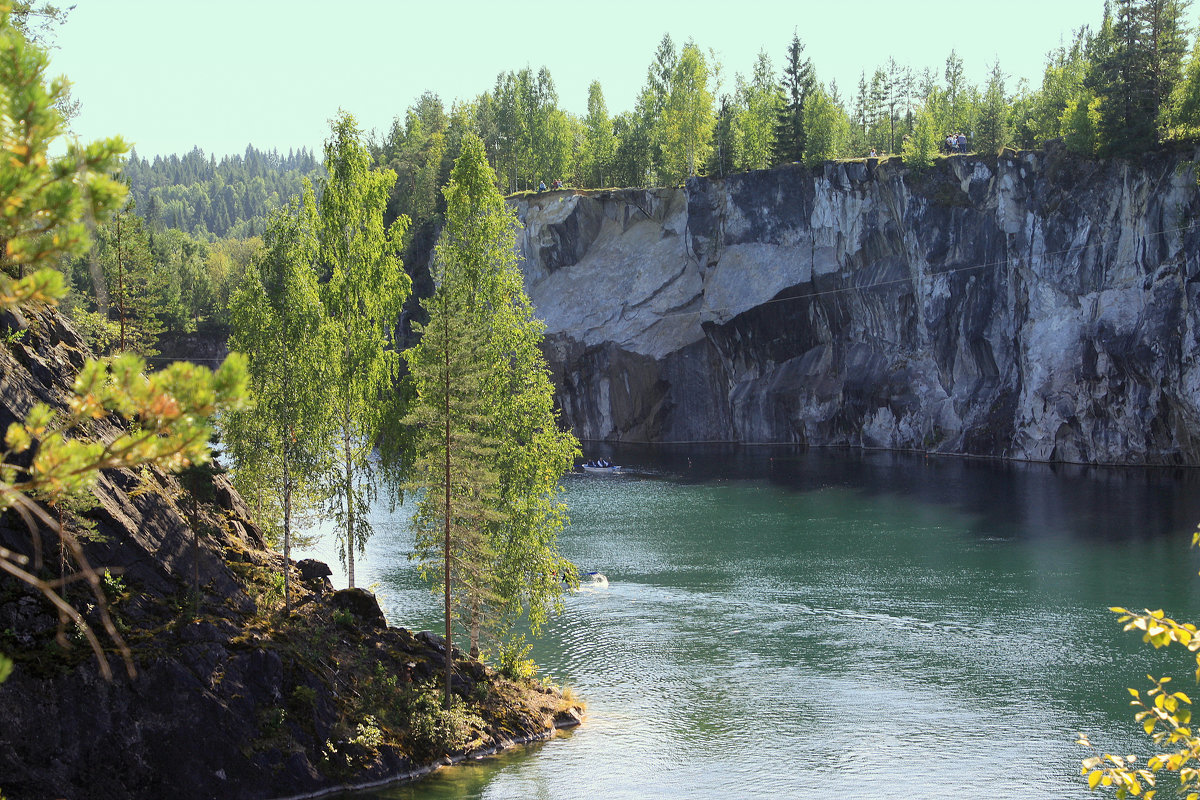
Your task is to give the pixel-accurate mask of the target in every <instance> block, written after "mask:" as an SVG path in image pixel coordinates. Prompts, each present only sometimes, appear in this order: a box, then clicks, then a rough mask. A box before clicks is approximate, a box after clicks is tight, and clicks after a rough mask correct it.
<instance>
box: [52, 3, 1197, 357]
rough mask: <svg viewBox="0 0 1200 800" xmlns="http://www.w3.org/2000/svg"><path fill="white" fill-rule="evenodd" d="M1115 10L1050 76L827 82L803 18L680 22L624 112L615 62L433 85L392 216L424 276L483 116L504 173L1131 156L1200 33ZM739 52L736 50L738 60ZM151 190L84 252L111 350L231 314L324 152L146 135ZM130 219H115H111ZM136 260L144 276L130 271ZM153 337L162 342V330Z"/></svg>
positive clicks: (1191, 111) (1174, 11)
mask: <svg viewBox="0 0 1200 800" xmlns="http://www.w3.org/2000/svg"><path fill="white" fill-rule="evenodd" d="M1097 12H1103V16H1102V18H1101V22H1100V24H1099V26H1098V27H1097V28H1096V29H1094V30H1093V29H1092V28H1091V27H1089V26H1087V25H1083V26H1081V27H1080V28H1079V29H1078V30H1077V31H1076V32H1075V33H1074V35H1073V37H1072V39H1071V41H1070V42H1069V43H1065V44H1063V45H1062V46H1060V47H1058V48H1056V49H1055V50H1054V51H1052V52H1050V53H1048V54H1047V56H1046V66H1045V70H1044V73H1043V76H1042V81H1041V85H1040V86H1032V85H1030V84H1028V83H1027V82H1025V81H1020V82H1017V83H1016V84H1015V85H1014V84H1013V82H1012V80H1011V77H1010V76H1009V75H1007V74H1006V73H1005V71H1004V68H1003V65H1002V63H1001V62H1000V61H996V62H994V63H992V64H991V65H990V67H989V70H988V77H987V80H986V81H985V82H984V84H982V85H977V84H974V83H972V82H971V81H970V80H969V79H968V77H967V75H968V69H967V67H968V65H967V64H966V63H965V61H964V59H963V57H961V56H960V55H959V54H958V53H956V52H954V51H951V52H950V53H949V54H948V55H947V56H946V58H945V61H944V65H943V66H942V68H940V69H938V70H933V69H929V68H926V69H924V70H920V71H918V70H915V69H913V68H911V67H909V66H905V65H901V64H898V63H897V62H896V61H895V60H894V59H892V58H887V59H886V60H884V61H883V62H882V63H880V64H879V65H878V66H876V67H874V68H870V69H864V70H863V72H862V74H861V76H860V78H859V80H858V83H857V86H855V87H854V88H853V90H852V91H851V92H849V93H846V92H845V89H844V88H843V87H838V86H837V85H836V84H835V83H833V82H828V83H826V82H823V81H822V80H821V75H820V71H819V69H818V67H817V65H814V64H813V62H812V61H811V59H810V58H808V56H807V55H806V54H805V46H804V41H803V38H802V36H801V31H800V30H799V29H797V30H796V31H794V32H793V33H792V35H791V37H790V39H787V40H781V41H780V42H778V45H779V47H778V50H776V51H775V52H774V54H773V53H772V52H771V51H768V50H766V49H764V50H762V51H760V52H759V54H758V56H757V58H756V59H755V61H754V63H753V64H750V65H745V66H746V67H748V69H747V71H746V72H745V73H742V72H733V73H732V76H731V75H730V68H729V67H727V66H726V65H723V64H722V63H720V61H719V59H718V58H717V56H716V54H715V53H714V52H713V51H711V50H707V49H705V48H703V47H702V46H701V45H700V44H698V43H696V42H694V41H691V40H689V41H687V42H685V43H683V44H682V45H678V44H677V43H676V42H675V41H674V40H673V39H672V38H671V36H670V35H669V34H668V35H664V36H663V38H662V40H661V41H660V43H659V45H658V47H657V48H656V49H655V52H654V53H653V54H651V57H650V61H649V64H648V66H647V68H646V78H645V83H644V85H643V86H642V88H641V90H640V91H639V93H638V95H637V100H636V102H635V105H634V107H633V108H632V109H628V110H625V111H621V112H617V113H610V112H609V109H608V107H607V104H606V102H605V99H604V90H603V88H602V87H601V85H600V83H599V82H598V81H593V82H592V84H591V85H590V86H589V88H588V107H587V113H586V115H585V116H582V117H580V116H578V115H577V114H573V113H571V112H569V111H567V110H566V109H564V108H562V107H561V105H560V102H559V98H558V90H557V88H556V85H555V82H554V79H553V77H552V76H551V74H550V71H549V69H547V68H545V67H542V68H540V69H536V70H535V69H534V68H532V67H525V68H522V69H519V70H516V71H511V70H510V71H506V72H502V73H500V74H499V75H498V76H496V78H495V81H494V83H493V84H492V86H491V88H490V89H485V90H484V91H482V92H480V93H479V94H477V95H476V96H475V97H474V98H473V99H467V100H463V99H458V100H454V101H453V102H452V103H450V105H449V107H447V106H446V104H445V103H444V102H443V100H442V98H441V97H439V96H438V95H437V94H436V93H434V92H432V91H426V92H424V93H422V94H421V95H420V96H419V97H418V98H417V99H416V100H415V101H414V102H413V104H412V105H411V106H410V107H409V108H408V109H407V110H406V111H405V112H404V113H403V115H399V116H397V117H396V118H395V120H394V122H393V124H392V126H391V127H390V129H389V130H388V131H386V133H382V134H381V133H375V134H372V136H371V137H370V138H369V140H368V143H367V146H368V149H369V151H370V154H371V158H372V160H373V162H374V165H375V166H376V167H381V168H385V169H390V170H392V171H393V172H394V173H395V176H396V179H395V182H394V184H392V187H391V189H390V193H389V198H388V202H387V210H386V221H387V222H388V223H390V222H392V221H393V220H395V219H398V218H399V217H401V216H407V217H408V218H409V220H410V221H411V225H410V226H409V235H408V239H407V253H406V256H405V263H406V264H407V265H408V269H409V270H410V271H412V272H413V273H414V274H413V277H414V279H415V280H416V282H417V283H416V292H417V294H418V295H424V294H428V292H429V291H431V285H430V284H429V282H428V280H427V276H426V275H425V274H424V272H423V270H424V269H425V266H426V264H427V262H428V256H429V252H430V250H431V247H432V242H433V239H434V237H435V236H436V231H437V229H438V227H439V225H440V224H441V220H442V217H443V214H444V208H445V206H444V200H443V197H442V187H444V186H445V185H446V182H447V180H448V178H449V175H450V168H451V166H452V165H453V163H454V161H455V159H457V158H458V156H459V155H460V153H461V149H462V142H463V140H464V138H465V137H467V136H477V137H478V138H479V139H480V140H481V141H482V142H483V146H484V152H485V154H486V157H487V160H488V163H489V165H490V166H491V167H492V169H493V170H494V171H495V173H496V176H497V182H498V184H499V186H498V188H500V189H501V190H502V191H503V192H506V193H515V192H521V191H530V190H537V189H539V188H540V187H543V186H544V187H550V188H553V187H554V186H555V185H556V184H557V183H558V182H561V183H562V184H564V185H568V186H572V187H577V188H603V187H615V186H623V187H645V186H656V185H675V184H679V183H681V182H683V181H684V180H686V179H687V178H689V177H691V176H695V175H712V176H717V177H724V176H727V175H730V174H734V173H739V172H746V171H750V170H756V169H765V168H770V167H775V166H779V165H781V164H789V163H793V162H803V163H804V164H806V165H808V166H810V167H812V166H815V165H816V164H818V163H820V162H822V161H826V160H830V159H861V158H864V157H870V156H872V155H876V156H878V157H881V158H882V157H887V156H890V155H900V156H901V157H902V158H903V161H904V163H905V164H906V165H907V166H908V167H910V168H912V169H914V170H918V171H919V170H924V169H927V168H928V167H929V166H930V165H932V164H933V162H934V160H935V159H936V158H937V157H939V154H943V155H948V154H951V153H962V152H976V153H981V154H984V155H993V154H995V153H997V152H999V151H1000V150H1002V149H1004V148H1018V149H1030V148H1037V147H1040V146H1042V145H1043V144H1045V143H1046V142H1049V141H1051V140H1058V139H1061V140H1062V141H1063V143H1064V145H1065V146H1066V148H1067V149H1068V150H1069V151H1071V152H1072V153H1073V154H1076V155H1080V156H1084V157H1087V158H1095V157H1129V156H1134V155H1137V154H1140V153H1145V152H1149V151H1152V150H1156V149H1159V148H1161V147H1163V146H1171V145H1172V144H1173V143H1178V142H1190V141H1193V140H1195V139H1196V138H1197V137H1198V136H1200V45H1197V43H1196V38H1195V36H1194V32H1193V27H1192V26H1191V25H1190V24H1189V23H1190V22H1191V20H1189V16H1190V12H1189V10H1188V5H1187V4H1186V3H1181V2H1177V0H1115V1H1114V2H1112V3H1108V4H1105V5H1104V6H1103V8H1097ZM734 66H736V65H734ZM122 175H123V177H124V179H125V180H126V181H127V182H128V183H129V185H130V188H131V197H132V198H133V203H132V205H131V207H130V209H128V210H127V211H126V212H125V214H123V215H122V217H121V218H122V219H125V220H127V221H128V225H127V231H122V232H118V231H116V230H115V229H113V230H109V229H107V228H106V229H104V230H101V231H100V235H99V236H98V237H97V245H96V249H95V250H94V251H93V253H92V255H91V256H90V258H88V259H85V260H83V261H80V262H76V264H74V265H73V267H72V271H71V284H72V286H73V287H74V288H75V290H76V293H75V296H74V298H73V303H72V308H73V309H74V310H75V313H76V318H77V320H82V321H83V323H84V324H83V329H84V331H85V332H86V333H87V334H88V338H89V339H90V340H91V342H92V344H93V346H96V347H99V348H100V349H101V350H107V349H108V347H110V346H112V345H113V344H114V343H116V344H118V345H119V344H120V342H121V340H122V339H125V340H126V341H125V346H129V342H128V339H129V337H128V336H126V335H124V334H122V331H121V330H120V329H121V328H122V327H129V326H133V327H134V328H135V329H140V330H142V331H144V335H142V336H141V338H140V339H138V337H137V336H135V337H133V338H134V339H135V340H138V341H144V342H146V343H147V344H146V347H149V343H150V342H152V341H153V339H154V333H155V332H156V331H159V330H165V331H167V332H169V333H180V332H188V331H191V330H195V329H196V328H198V327H202V326H203V325H205V324H206V323H208V324H212V325H216V326H217V327H220V326H221V325H222V324H223V321H224V320H225V319H226V318H227V315H228V300H229V297H230V293H231V291H232V288H233V287H234V286H236V284H237V283H238V281H239V280H240V277H241V274H242V272H243V270H244V268H245V266H246V264H248V263H249V262H250V260H251V259H252V258H253V256H254V254H255V253H256V252H258V251H259V249H260V241H259V239H258V235H259V234H261V233H262V231H263V230H265V228H266V224H267V220H268V217H269V215H270V213H271V211H272V210H273V209H277V208H281V207H283V206H284V205H285V204H286V202H287V201H288V199H289V198H291V197H293V196H298V195H299V194H300V192H301V187H302V182H303V179H304V178H306V177H309V178H312V179H313V183H314V188H315V190H316V193H317V195H318V196H319V195H320V192H321V179H320V175H321V167H320V164H319V163H318V161H317V159H316V157H315V156H314V155H313V153H312V152H310V151H308V150H300V151H298V152H297V151H291V152H289V153H288V154H287V155H286V156H282V155H280V154H279V153H277V152H273V151H272V152H263V151H260V150H257V149H256V148H254V147H253V146H250V147H247V148H246V151H245V153H244V154H243V155H241V156H226V157H223V158H220V159H217V158H216V157H214V156H212V155H207V154H205V153H204V151H203V150H201V149H199V148H196V149H194V150H192V151H191V152H190V153H187V154H185V155H183V156H178V155H169V156H155V157H154V158H153V159H152V160H151V159H147V158H142V157H140V156H138V155H137V154H136V153H132V154H131V155H130V157H129V159H128V161H127V162H126V164H125V166H124V169H123V171H122ZM116 224H118V222H113V223H110V226H112V225H116ZM126 269H129V270H130V274H131V275H132V276H133V277H134V279H133V280H132V281H129V282H127V281H126V280H125V271H126ZM144 351H145V350H144Z"/></svg>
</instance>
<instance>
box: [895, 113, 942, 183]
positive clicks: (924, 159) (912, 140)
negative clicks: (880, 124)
mask: <svg viewBox="0 0 1200 800" xmlns="http://www.w3.org/2000/svg"><path fill="white" fill-rule="evenodd" d="M939 140H940V137H939V136H938V134H937V131H936V130H935V128H934V122H933V115H932V114H931V113H930V112H929V111H927V110H925V109H921V110H920V111H918V112H917V117H916V123H915V124H914V125H913V132H912V135H910V136H909V137H908V138H906V139H905V140H904V144H903V146H902V147H901V156H902V157H903V159H904V163H905V164H906V165H907V166H908V167H909V168H910V169H912V170H914V171H916V172H922V171H924V170H926V169H929V167H931V166H933V162H934V160H935V159H936V158H937V154H938V144H939Z"/></svg>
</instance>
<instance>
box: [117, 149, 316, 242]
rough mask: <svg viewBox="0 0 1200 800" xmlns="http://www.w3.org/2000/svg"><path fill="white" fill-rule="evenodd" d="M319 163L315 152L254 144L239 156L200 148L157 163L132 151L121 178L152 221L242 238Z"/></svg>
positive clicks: (258, 228)
mask: <svg viewBox="0 0 1200 800" xmlns="http://www.w3.org/2000/svg"><path fill="white" fill-rule="evenodd" d="M320 171H321V163H320V161H318V160H317V159H316V158H315V157H314V155H313V153H312V151H310V150H307V149H301V150H299V151H294V150H291V151H288V154H287V155H286V156H282V155H280V154H279V153H278V152H277V151H274V150H272V151H270V152H263V151H261V150H256V149H255V148H254V147H252V146H248V147H247V148H246V152H245V153H244V154H243V155H241V156H224V157H223V158H221V159H220V160H219V161H218V160H217V158H216V157H215V156H211V155H207V154H205V152H204V151H203V150H201V149H200V148H199V147H197V148H194V149H193V150H192V151H191V152H190V153H187V154H186V155H184V156H182V157H180V156H177V155H170V156H166V157H163V156H155V157H154V160H153V161H150V160H149V159H145V158H141V157H139V156H138V154H137V151H134V152H132V153H130V155H129V161H128V162H127V163H126V165H125V169H124V171H123V176H124V178H125V179H126V180H128V181H129V184H130V192H131V195H132V197H133V199H134V201H135V202H136V203H137V213H138V214H139V215H140V216H142V217H144V218H145V219H147V220H148V221H150V222H151V224H152V225H153V224H158V225H162V226H164V227H168V228H177V229H179V230H182V231H186V232H188V233H190V234H192V235H193V236H194V237H196V238H201V239H207V240H209V241H213V240H215V239H226V238H243V237H246V236H254V235H257V234H261V233H262V232H263V230H264V229H265V228H266V222H267V217H268V215H269V214H270V212H271V211H272V210H273V209H275V208H279V207H280V206H282V205H283V204H285V203H287V201H288V199H289V198H290V197H291V196H292V195H295V194H299V193H300V186H301V181H302V180H303V179H304V178H305V177H307V178H309V179H310V180H312V179H314V178H315V177H316V176H317V175H318V174H319V173H320Z"/></svg>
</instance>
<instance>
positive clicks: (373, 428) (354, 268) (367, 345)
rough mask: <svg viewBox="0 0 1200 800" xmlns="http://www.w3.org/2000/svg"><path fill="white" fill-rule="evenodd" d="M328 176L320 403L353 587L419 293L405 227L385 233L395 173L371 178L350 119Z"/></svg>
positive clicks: (330, 156)
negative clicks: (408, 264)
mask: <svg viewBox="0 0 1200 800" xmlns="http://www.w3.org/2000/svg"><path fill="white" fill-rule="evenodd" d="M325 169H326V173H327V175H326V179H325V183H324V185H323V187H322V191H321V201H320V204H319V206H318V216H317V220H316V222H317V226H318V227H317V231H316V235H317V240H318V242H319V253H320V255H319V257H320V261H321V267H322V273H323V275H322V277H324V278H325V280H324V283H323V285H322V292H321V300H322V304H323V306H324V314H325V318H324V322H323V325H324V328H325V333H326V335H327V336H328V337H329V348H330V349H329V355H328V359H327V361H326V362H325V367H326V371H327V374H326V380H325V385H324V387H323V392H322V394H323V397H324V399H325V403H326V407H327V413H328V416H329V420H330V422H331V424H332V425H333V427H334V429H335V430H334V437H335V439H336V440H337V445H336V447H337V457H336V459H335V465H334V467H333V469H332V470H331V471H330V472H329V473H328V482H327V484H326V492H327V495H328V496H329V497H330V500H331V502H330V510H332V511H333V514H334V518H335V520H336V521H337V523H338V525H339V529H340V536H341V552H342V557H343V562H344V564H345V565H346V573H347V577H348V578H349V585H350V586H351V587H353V586H354V554H355V552H356V551H357V552H362V550H363V547H364V546H365V544H366V540H367V539H368V538H369V537H370V535H371V533H372V529H371V524H370V522H369V521H368V518H367V515H366V514H365V513H363V512H364V510H365V509H366V508H367V507H368V505H369V503H370V501H371V499H372V497H373V496H374V489H375V472H374V470H373V469H372V467H371V462H370V455H371V453H372V451H373V450H374V449H375V446H376V444H377V443H378V440H379V437H380V433H381V430H382V426H383V418H384V411H385V409H386V408H387V406H388V403H387V398H388V395H389V394H390V393H391V391H392V380H393V376H394V375H395V374H396V371H397V368H398V366H399V363H398V362H399V355H398V354H397V352H396V350H395V348H394V347H393V343H392V341H391V339H392V332H393V330H394V329H395V325H396V320H397V319H399V317H400V310H401V308H402V307H403V305H404V301H405V300H407V299H408V294H409V290H410V288H411V285H412V282H411V280H410V279H409V277H408V275H407V274H405V272H404V268H403V265H402V264H401V261H400V250H401V247H402V246H403V237H404V232H405V230H406V229H407V227H408V218H407V217H403V216H402V217H399V218H398V219H396V221H394V222H393V223H392V224H391V225H390V226H388V227H386V228H385V227H384V223H383V217H384V210H385V208H386V206H387V202H388V195H389V192H390V191H391V188H392V185H393V184H394V183H395V181H396V174H395V173H394V172H392V171H391V170H372V169H371V160H370V156H369V154H368V153H367V149H366V147H365V146H364V145H363V144H362V142H361V133H360V131H359V130H358V128H357V125H356V123H355V121H354V118H353V117H352V116H350V115H349V114H347V113H345V112H342V113H341V114H339V115H338V117H337V119H335V120H334V122H333V131H332V135H331V137H330V139H329V141H328V142H327V143H326V145H325Z"/></svg>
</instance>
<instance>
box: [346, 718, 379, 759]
mask: <svg viewBox="0 0 1200 800" xmlns="http://www.w3.org/2000/svg"><path fill="white" fill-rule="evenodd" d="M354 731H355V736H354V738H353V739H350V744H356V745H358V746H359V747H362V748H365V749H366V750H368V751H369V752H371V753H377V752H379V748H380V747H382V746H383V731H381V730H380V729H379V724H378V723H377V722H376V721H375V718H374V717H372V716H370V715H369V714H368V715H367V716H366V717H364V718H363V721H362V722H360V723H358V725H356V726H355V727H354Z"/></svg>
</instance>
